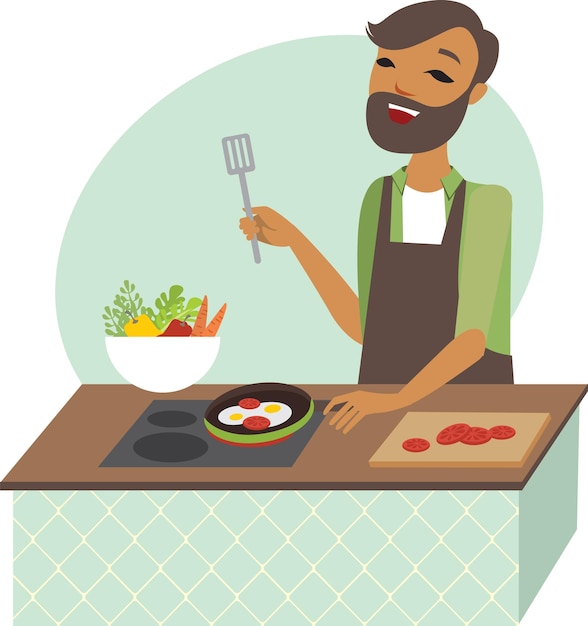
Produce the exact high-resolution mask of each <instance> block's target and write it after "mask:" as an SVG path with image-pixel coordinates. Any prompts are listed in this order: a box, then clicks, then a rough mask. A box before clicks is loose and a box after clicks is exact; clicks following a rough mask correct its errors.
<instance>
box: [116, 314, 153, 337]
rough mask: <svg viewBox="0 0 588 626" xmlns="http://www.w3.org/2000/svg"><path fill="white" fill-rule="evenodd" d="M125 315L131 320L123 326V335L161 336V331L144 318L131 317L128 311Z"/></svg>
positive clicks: (139, 316)
mask: <svg viewBox="0 0 588 626" xmlns="http://www.w3.org/2000/svg"><path fill="white" fill-rule="evenodd" d="M125 313H126V314H127V315H128V316H129V317H130V318H131V319H130V321H129V322H127V323H126V324H125V334H126V335H127V336H129V337H157V336H158V335H161V330H159V328H157V326H156V325H155V324H154V323H153V322H152V321H151V320H150V319H149V318H148V317H147V316H146V315H138V316H137V317H133V314H132V313H131V312H130V311H125Z"/></svg>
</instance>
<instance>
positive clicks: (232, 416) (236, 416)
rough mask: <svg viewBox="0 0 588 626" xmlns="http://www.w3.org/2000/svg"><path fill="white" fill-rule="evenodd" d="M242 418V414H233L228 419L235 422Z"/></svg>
mask: <svg viewBox="0 0 588 626" xmlns="http://www.w3.org/2000/svg"><path fill="white" fill-rule="evenodd" d="M242 417H243V413H233V414H232V415H229V419H231V420H234V421H235V422H236V421H237V420H240V419H241V418H242Z"/></svg>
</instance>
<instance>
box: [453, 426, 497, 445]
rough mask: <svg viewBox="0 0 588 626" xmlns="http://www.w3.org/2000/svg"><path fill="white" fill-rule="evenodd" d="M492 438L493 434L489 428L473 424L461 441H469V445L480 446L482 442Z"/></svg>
mask: <svg viewBox="0 0 588 626" xmlns="http://www.w3.org/2000/svg"><path fill="white" fill-rule="evenodd" d="M490 439H492V435H491V434H490V431H489V430H488V429H487V428H482V427H481V426H472V427H471V428H470V430H469V431H468V432H467V433H466V434H465V435H464V436H463V437H462V438H461V439H460V441H461V442H462V443H467V444H468V445H469V446H478V445H480V444H481V443H488V442H489V441H490Z"/></svg>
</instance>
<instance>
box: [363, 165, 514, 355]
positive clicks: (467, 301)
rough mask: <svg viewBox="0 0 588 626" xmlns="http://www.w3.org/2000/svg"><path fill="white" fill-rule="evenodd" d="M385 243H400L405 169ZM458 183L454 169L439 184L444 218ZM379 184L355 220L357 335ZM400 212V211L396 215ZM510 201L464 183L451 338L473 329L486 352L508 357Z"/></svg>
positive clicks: (397, 181)
mask: <svg viewBox="0 0 588 626" xmlns="http://www.w3.org/2000/svg"><path fill="white" fill-rule="evenodd" d="M393 179H394V184H393V185H392V202H393V203H394V209H395V210H394V211H393V213H392V218H391V221H390V241H396V242H402V194H403V192H404V186H405V184H406V167H403V168H401V169H399V170H398V171H397V172H395V173H394V174H393ZM462 180H463V177H462V176H461V175H460V174H459V173H458V172H457V170H455V169H453V168H452V169H451V172H450V173H449V174H448V175H447V176H445V178H442V179H441V183H442V184H443V189H444V190H445V217H446V219H447V217H448V216H449V211H450V210H451V205H452V203H453V197H454V194H455V191H456V190H457V188H458V186H459V184H460V183H461V181H462ZM383 181H384V179H383V178H378V179H377V180H375V181H374V182H373V183H372V184H371V185H370V187H369V189H368V190H367V192H366V194H365V197H364V200H363V203H362V206H361V213H360V217H359V232H358V272H357V274H358V292H359V308H360V315H361V325H362V331H363V330H364V329H365V320H366V314H367V306H368V298H369V291H370V282H371V274H372V264H373V260H374V249H375V244H376V231H377V228H378V215H379V212H380V202H381V195H382V185H383ZM398 209H400V210H398ZM511 214H512V199H511V195H510V193H509V192H508V191H507V190H506V189H505V188H504V187H499V186H498V185H481V184H477V183H472V182H469V181H466V190H465V205H464V214H463V225H462V231H461V244H460V252H459V266H458V292H459V300H458V305H457V319H456V323H455V336H457V335H459V334H461V333H462V332H464V331H466V330H469V329H472V328H477V329H479V330H481V331H482V332H483V333H484V335H485V336H486V347H487V348H488V349H489V350H492V351H494V352H499V353H501V354H510V240H511Z"/></svg>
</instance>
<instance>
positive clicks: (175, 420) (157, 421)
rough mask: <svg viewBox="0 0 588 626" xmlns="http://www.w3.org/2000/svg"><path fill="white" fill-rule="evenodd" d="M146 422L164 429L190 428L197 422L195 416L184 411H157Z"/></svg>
mask: <svg viewBox="0 0 588 626" xmlns="http://www.w3.org/2000/svg"><path fill="white" fill-rule="evenodd" d="M147 420H148V421H149V422H150V423H151V424H153V425H154V426H164V427H165V428H181V427H182V426H190V424H194V422H195V421H196V420H197V417H196V416H195V415H192V413H188V412H186V411H173V410H167V411H157V413H152V414H151V415H150V416H149V417H148V418H147Z"/></svg>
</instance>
